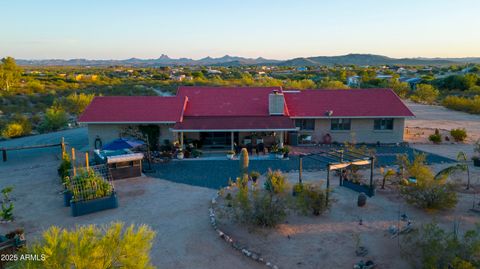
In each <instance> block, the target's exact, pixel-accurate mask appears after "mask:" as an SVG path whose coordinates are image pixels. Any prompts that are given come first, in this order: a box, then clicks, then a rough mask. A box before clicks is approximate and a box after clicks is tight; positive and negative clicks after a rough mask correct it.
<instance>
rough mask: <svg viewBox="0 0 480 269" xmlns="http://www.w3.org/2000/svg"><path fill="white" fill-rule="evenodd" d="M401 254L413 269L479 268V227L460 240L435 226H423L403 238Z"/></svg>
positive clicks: (455, 235) (433, 224) (454, 231)
mask: <svg viewBox="0 0 480 269" xmlns="http://www.w3.org/2000/svg"><path fill="white" fill-rule="evenodd" d="M403 243H404V245H405V247H402V254H403V256H405V257H406V258H407V259H408V260H409V261H410V262H411V263H412V265H413V267H414V268H432V269H433V268H455V269H474V268H480V256H479V255H478V253H480V226H479V225H477V226H476V227H475V229H473V230H468V231H466V232H465V233H463V236H460V235H459V234H458V231H456V230H453V231H452V232H447V231H445V230H443V229H441V228H440V227H439V226H438V225H437V224H435V223H429V224H425V225H423V226H422V227H421V228H420V229H419V230H415V231H413V232H411V233H409V234H407V235H406V236H405V237H404V240H403Z"/></svg>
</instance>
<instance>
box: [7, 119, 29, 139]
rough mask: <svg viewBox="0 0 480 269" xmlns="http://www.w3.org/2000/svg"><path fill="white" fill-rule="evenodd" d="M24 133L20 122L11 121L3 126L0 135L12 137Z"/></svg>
mask: <svg viewBox="0 0 480 269" xmlns="http://www.w3.org/2000/svg"><path fill="white" fill-rule="evenodd" d="M24 134H25V131H24V130H23V127H22V125H21V124H19V123H16V122H12V123H9V124H7V126H5V128H4V129H3V130H2V136H3V137H5V138H14V137H19V136H22V135H24Z"/></svg>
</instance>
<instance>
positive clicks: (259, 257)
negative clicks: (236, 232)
mask: <svg viewBox="0 0 480 269" xmlns="http://www.w3.org/2000/svg"><path fill="white" fill-rule="evenodd" d="M219 196H220V192H217V193H216V194H215V196H214V197H213V198H212V200H211V201H210V208H209V209H208V210H209V213H210V214H209V215H210V224H212V227H213V229H214V230H215V232H217V234H218V236H219V237H220V238H222V239H223V240H224V241H225V242H227V244H229V245H230V246H231V247H232V248H233V249H235V250H237V251H239V252H241V253H242V254H243V255H244V256H246V257H249V258H250V259H252V260H254V261H256V262H258V263H260V264H263V265H265V266H267V267H269V268H273V269H278V266H277V265H274V264H273V263H271V262H269V261H267V260H265V259H264V258H263V257H262V255H261V254H260V253H256V252H253V251H251V250H249V249H248V248H247V247H242V245H241V244H240V243H239V242H238V241H236V240H234V239H233V237H231V236H229V235H228V234H226V233H224V232H223V231H222V230H220V229H219V228H218V226H217V218H216V214H215V205H216V204H217V199H218V197H219Z"/></svg>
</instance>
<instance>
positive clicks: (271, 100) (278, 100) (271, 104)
mask: <svg viewBox="0 0 480 269" xmlns="http://www.w3.org/2000/svg"><path fill="white" fill-rule="evenodd" d="M284 107H285V97H284V96H283V93H281V92H280V91H278V90H273V91H272V93H270V94H269V95H268V112H269V114H270V115H283V114H284Z"/></svg>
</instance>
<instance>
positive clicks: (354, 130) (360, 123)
mask: <svg viewBox="0 0 480 269" xmlns="http://www.w3.org/2000/svg"><path fill="white" fill-rule="evenodd" d="M373 123H374V119H352V120H351V128H350V130H349V131H333V130H330V128H331V126H330V120H329V119H316V120H315V130H314V131H300V133H301V134H302V133H305V134H312V137H313V140H314V141H316V142H322V141H323V136H324V135H325V134H327V133H329V134H330V135H331V137H332V141H336V142H339V143H343V142H345V141H352V140H354V141H356V142H357V143H377V141H380V143H399V142H403V132H404V127H405V119H403V118H396V119H394V121H393V130H374V129H373Z"/></svg>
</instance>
